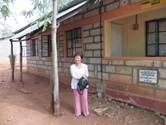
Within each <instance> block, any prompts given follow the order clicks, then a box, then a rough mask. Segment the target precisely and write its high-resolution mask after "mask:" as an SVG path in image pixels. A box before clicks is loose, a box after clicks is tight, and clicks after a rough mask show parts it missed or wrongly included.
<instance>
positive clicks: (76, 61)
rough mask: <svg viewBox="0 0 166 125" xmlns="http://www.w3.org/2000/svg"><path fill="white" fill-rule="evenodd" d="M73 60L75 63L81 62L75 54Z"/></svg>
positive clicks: (79, 57)
mask: <svg viewBox="0 0 166 125" xmlns="http://www.w3.org/2000/svg"><path fill="white" fill-rule="evenodd" d="M74 62H75V63H76V64H80V63H81V56H75V57H74Z"/></svg>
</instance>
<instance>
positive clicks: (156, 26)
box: [146, 18, 166, 56]
mask: <svg viewBox="0 0 166 125" xmlns="http://www.w3.org/2000/svg"><path fill="white" fill-rule="evenodd" d="M146 56H166V18H165V19H158V20H152V21H148V22H146Z"/></svg>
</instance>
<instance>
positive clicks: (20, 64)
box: [20, 42, 22, 82]
mask: <svg viewBox="0 0 166 125" xmlns="http://www.w3.org/2000/svg"><path fill="white" fill-rule="evenodd" d="M20 82H22V42H20Z"/></svg>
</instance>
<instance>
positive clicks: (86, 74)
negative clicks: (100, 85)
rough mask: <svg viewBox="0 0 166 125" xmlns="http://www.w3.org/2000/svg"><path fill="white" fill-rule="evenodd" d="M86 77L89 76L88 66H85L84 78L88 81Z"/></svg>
mask: <svg viewBox="0 0 166 125" xmlns="http://www.w3.org/2000/svg"><path fill="white" fill-rule="evenodd" d="M88 76H89V71H88V66H87V65H85V76H84V77H85V78H86V79H88Z"/></svg>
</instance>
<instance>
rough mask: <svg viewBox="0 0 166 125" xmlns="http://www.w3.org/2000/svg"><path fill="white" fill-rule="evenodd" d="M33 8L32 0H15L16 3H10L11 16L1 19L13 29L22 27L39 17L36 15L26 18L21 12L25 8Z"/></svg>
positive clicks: (3, 23)
mask: <svg viewBox="0 0 166 125" xmlns="http://www.w3.org/2000/svg"><path fill="white" fill-rule="evenodd" d="M31 8H32V5H31V0H15V2H14V4H10V10H11V15H10V17H7V19H6V20H4V19H1V20H0V23H1V25H3V26H7V27H11V30H12V31H15V30H18V29H20V28H22V27H23V26H25V25H27V24H28V23H30V22H32V21H33V20H35V19H36V18H37V17H36V16H35V15H34V16H33V17H31V18H26V17H25V16H24V15H22V14H21V13H22V11H23V10H29V9H31Z"/></svg>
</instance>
